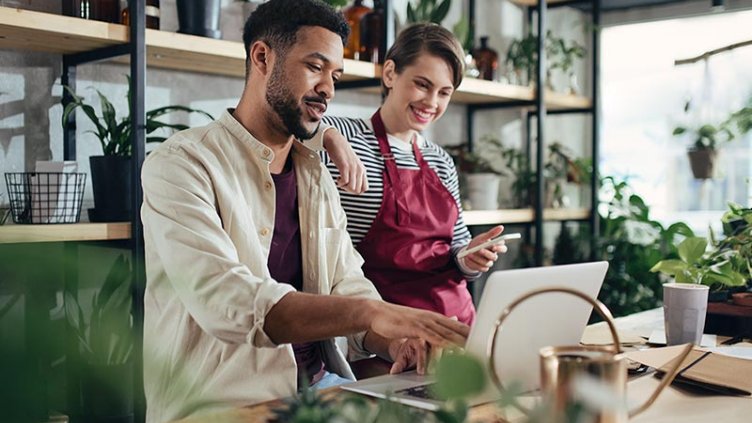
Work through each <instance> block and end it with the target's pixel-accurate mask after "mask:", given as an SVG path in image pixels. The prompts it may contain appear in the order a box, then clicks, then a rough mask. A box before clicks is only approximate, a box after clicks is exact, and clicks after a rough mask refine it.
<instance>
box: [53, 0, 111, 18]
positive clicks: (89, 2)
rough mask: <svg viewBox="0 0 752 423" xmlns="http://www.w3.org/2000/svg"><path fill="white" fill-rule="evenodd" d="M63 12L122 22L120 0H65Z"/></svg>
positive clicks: (69, 14) (76, 15) (75, 15)
mask: <svg viewBox="0 0 752 423" xmlns="http://www.w3.org/2000/svg"><path fill="white" fill-rule="evenodd" d="M63 14H64V15H67V16H74V17H77V18H83V19H91V20H95V21H104V22H111V23H118V22H120V2H119V0H65V1H63Z"/></svg>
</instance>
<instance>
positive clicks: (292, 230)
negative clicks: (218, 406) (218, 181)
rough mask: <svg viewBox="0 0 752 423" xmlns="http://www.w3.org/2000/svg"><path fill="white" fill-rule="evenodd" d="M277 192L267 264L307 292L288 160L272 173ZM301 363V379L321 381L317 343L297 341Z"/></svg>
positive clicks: (278, 277)
mask: <svg viewBox="0 0 752 423" xmlns="http://www.w3.org/2000/svg"><path fill="white" fill-rule="evenodd" d="M272 180H274V187H275V190H276V193H277V196H276V197H277V198H276V209H275V214H274V235H273V236H272V245H271V248H270V249H269V260H268V262H267V265H268V267H269V273H270V274H271V276H272V277H273V278H274V279H275V280H276V281H277V282H283V283H288V284H290V285H292V286H293V287H295V289H296V290H298V291H303V264H302V263H303V257H302V256H303V254H302V249H301V245H300V218H299V215H298V185H297V183H296V180H295V168H294V167H292V163H291V162H290V161H289V160H288V162H287V164H286V165H285V169H284V170H283V171H282V173H280V174H279V175H274V174H272ZM292 347H293V350H294V351H295V362H296V363H297V365H298V382H300V381H301V380H303V379H304V380H306V381H308V383H309V384H314V383H316V382H318V381H319V380H320V379H321V377H322V376H323V375H324V362H323V361H322V360H321V350H320V349H319V345H318V343H316V342H308V343H305V344H293V346H292Z"/></svg>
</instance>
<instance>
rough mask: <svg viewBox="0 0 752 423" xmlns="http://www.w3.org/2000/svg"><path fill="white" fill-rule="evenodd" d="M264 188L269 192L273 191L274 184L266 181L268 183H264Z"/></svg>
mask: <svg viewBox="0 0 752 423" xmlns="http://www.w3.org/2000/svg"><path fill="white" fill-rule="evenodd" d="M264 188H266V190H267V191H269V190H271V189H272V183H271V182H269V181H266V183H264Z"/></svg>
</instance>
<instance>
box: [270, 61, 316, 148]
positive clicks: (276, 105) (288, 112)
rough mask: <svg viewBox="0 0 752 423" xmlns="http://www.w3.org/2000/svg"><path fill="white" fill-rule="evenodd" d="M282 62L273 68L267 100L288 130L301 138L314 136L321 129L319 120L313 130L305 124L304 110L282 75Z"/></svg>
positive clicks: (305, 138) (306, 138)
mask: <svg viewBox="0 0 752 423" xmlns="http://www.w3.org/2000/svg"><path fill="white" fill-rule="evenodd" d="M282 67H283V66H282V64H275V66H274V69H273V70H272V75H271V78H270V79H269V86H268V87H267V89H266V101H267V103H269V105H270V106H272V110H274V112H275V113H276V114H277V116H278V117H279V118H280V120H281V121H282V125H283V126H284V129H285V130H287V132H288V133H289V134H290V135H292V136H294V137H295V138H297V139H299V140H309V139H311V138H313V136H314V135H315V134H316V132H317V131H318V130H319V125H321V123H320V122H319V124H318V125H316V128H314V130H313V131H308V130H307V129H306V127H305V126H303V112H302V110H300V107H298V104H297V102H296V101H295V96H294V95H293V94H292V93H291V92H290V91H289V90H288V89H287V87H286V85H285V79H284V77H283V76H282Z"/></svg>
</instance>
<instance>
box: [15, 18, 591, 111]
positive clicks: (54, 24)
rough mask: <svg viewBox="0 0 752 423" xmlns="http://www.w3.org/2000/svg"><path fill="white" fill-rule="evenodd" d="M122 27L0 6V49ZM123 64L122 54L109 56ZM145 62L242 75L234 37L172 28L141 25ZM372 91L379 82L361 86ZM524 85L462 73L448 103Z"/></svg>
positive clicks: (513, 93) (50, 47)
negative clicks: (225, 38)
mask: <svg viewBox="0 0 752 423" xmlns="http://www.w3.org/2000/svg"><path fill="white" fill-rule="evenodd" d="M128 36H129V34H128V27H126V26H124V25H117V24H110V23H105V22H98V21H91V20H85V19H79V18H72V17H68V16H61V15H55V14H50V13H41V12H34V11H29V10H22V9H12V8H8V7H0V48H3V49H16V50H18V49H21V50H35V51H41V52H48V53H59V54H71V53H81V52H85V51H90V50H92V49H96V48H101V47H107V46H113V45H117V44H124V43H127V42H128ZM114 61H116V62H120V63H127V62H128V57H127V56H124V57H120V58H117V59H114ZM146 63H147V64H148V65H149V66H151V67H155V68H162V69H174V70H181V71H188V72H198V73H206V74H213V75H223V76H232V77H238V78H242V77H243V76H244V75H245V50H244V48H243V44H242V43H239V42H234V41H225V40H215V39H212V38H206V37H197V36H193V35H186V34H178V33H175V32H167V31H157V30H153V29H147V30H146ZM380 76H381V67H380V66H378V65H374V64H371V63H367V62H359V61H356V60H345V74H344V75H343V76H342V80H343V81H353V80H363V79H378V78H379V77H380ZM364 90H365V91H368V92H374V93H378V92H380V90H381V89H380V88H379V87H371V88H364ZM546 98H547V101H546V104H547V107H549V108H550V109H552V110H557V109H579V108H587V107H590V104H591V102H590V100H589V99H587V98H585V97H579V96H573V95H568V94H562V93H554V92H547V93H546ZM534 99H535V91H534V90H533V89H532V88H530V87H523V86H516V85H508V84H501V83H498V82H493V81H485V80H481V79H475V78H465V80H463V82H462V85H461V86H460V87H459V88H458V89H457V92H456V93H455V94H454V96H453V97H452V102H453V103H461V104H488V103H505V102H519V101H533V100H534Z"/></svg>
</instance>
